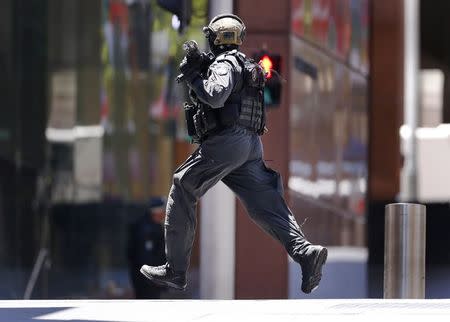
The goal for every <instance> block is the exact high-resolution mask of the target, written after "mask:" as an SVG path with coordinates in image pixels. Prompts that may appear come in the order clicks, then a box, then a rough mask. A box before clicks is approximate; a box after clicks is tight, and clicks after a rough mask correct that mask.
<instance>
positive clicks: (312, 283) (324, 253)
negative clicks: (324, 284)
mask: <svg viewBox="0 0 450 322" xmlns="http://www.w3.org/2000/svg"><path fill="white" fill-rule="evenodd" d="M327 257H328V250H327V249H326V248H325V247H323V248H322V249H321V251H320V252H319V255H317V260H316V262H315V264H314V268H313V273H312V274H311V275H312V278H310V280H309V281H308V283H307V285H306V286H305V287H302V291H303V292H304V293H306V294H309V293H311V292H313V291H314V290H316V289H317V288H318V287H319V283H320V280H321V279H322V267H323V265H325V262H326V261H327Z"/></svg>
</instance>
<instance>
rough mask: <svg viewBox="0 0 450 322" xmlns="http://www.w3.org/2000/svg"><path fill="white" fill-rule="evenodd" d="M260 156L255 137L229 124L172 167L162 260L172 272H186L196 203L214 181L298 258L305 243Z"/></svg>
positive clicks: (278, 184)
mask: <svg viewBox="0 0 450 322" xmlns="http://www.w3.org/2000/svg"><path fill="white" fill-rule="evenodd" d="M262 155H263V151H262V144H261V140H260V138H259V136H257V135H256V134H255V133H252V132H250V131H248V130H247V129H245V128H242V127H240V126H234V127H232V128H228V129H225V130H224V131H222V132H220V133H218V134H216V135H214V136H212V137H210V138H208V139H206V140H205V141H204V142H203V143H202V144H201V145H200V146H199V148H198V149H197V150H196V151H195V152H194V153H193V154H192V155H191V156H190V157H189V158H188V159H187V160H186V161H185V162H184V163H183V164H182V165H181V166H180V167H179V168H178V169H177V170H176V171H175V173H174V176H173V185H172V187H171V189H170V193H169V197H168V201H167V209H166V222H165V237H166V253H167V261H168V263H169V264H170V265H171V267H172V268H173V269H174V270H175V271H176V272H186V271H187V269H188V266H189V259H190V255H191V250H192V245H193V242H194V235H195V228H196V213H195V208H196V204H197V201H198V199H199V198H200V197H201V196H203V194H204V193H205V192H206V191H207V190H208V189H209V188H211V187H212V186H214V185H215V184H216V183H217V182H218V181H219V180H222V181H223V182H224V183H225V184H226V185H227V186H228V187H229V188H230V189H231V190H232V191H233V192H234V193H235V194H236V195H237V196H238V197H239V199H240V200H241V201H242V202H243V204H244V205H245V207H246V209H247V212H248V213H249V215H250V217H251V218H252V219H253V220H254V221H255V222H256V223H258V224H259V225H260V226H261V227H262V228H263V229H264V230H265V231H266V232H267V233H269V234H270V235H271V236H273V237H274V238H275V239H277V240H279V241H280V242H281V244H282V245H283V246H284V247H285V249H286V251H287V252H288V254H289V255H290V256H291V257H292V258H293V259H294V260H296V261H298V259H299V258H301V256H302V253H303V251H304V250H305V248H306V247H307V246H308V245H310V243H309V242H308V241H307V240H306V239H305V237H304V235H303V233H302V231H301V229H300V227H299V225H298V224H297V222H296V221H295V218H294V216H293V215H292V213H291V211H290V210H289V208H288V207H287V205H286V202H285V200H284V198H283V186H282V182H281V177H280V175H279V174H278V173H277V172H275V171H273V170H272V169H270V168H268V167H266V165H265V164H264V161H263V159H262ZM208 215H213V214H208Z"/></svg>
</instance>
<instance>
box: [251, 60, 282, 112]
mask: <svg viewBox="0 0 450 322" xmlns="http://www.w3.org/2000/svg"><path fill="white" fill-rule="evenodd" d="M253 59H254V60H255V61H257V62H259V64H260V65H261V67H262V68H263V69H264V72H265V73H266V85H265V87H264V103H265V105H266V106H267V107H276V106H278V105H279V104H280V101H281V89H282V86H281V82H282V78H281V76H280V75H281V56H280V55H278V54H272V53H269V52H266V51H260V52H257V53H255V54H254V55H253Z"/></svg>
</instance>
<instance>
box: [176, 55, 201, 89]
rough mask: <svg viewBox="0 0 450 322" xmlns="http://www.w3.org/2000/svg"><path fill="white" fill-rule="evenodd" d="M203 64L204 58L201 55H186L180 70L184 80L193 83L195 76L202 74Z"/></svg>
mask: <svg viewBox="0 0 450 322" xmlns="http://www.w3.org/2000/svg"><path fill="white" fill-rule="evenodd" d="M197 57H198V58H197ZM201 66H202V60H201V59H200V56H196V57H192V56H185V57H184V58H183V60H182V61H181V63H180V67H179V69H180V72H181V73H182V74H183V80H186V81H187V82H188V83H192V82H193V80H194V79H195V78H197V77H199V76H200V70H201Z"/></svg>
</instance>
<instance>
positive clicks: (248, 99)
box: [185, 50, 266, 143]
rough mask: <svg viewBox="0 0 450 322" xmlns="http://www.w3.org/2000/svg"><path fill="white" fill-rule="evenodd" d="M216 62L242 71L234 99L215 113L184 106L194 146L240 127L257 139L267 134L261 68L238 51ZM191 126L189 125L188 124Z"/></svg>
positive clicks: (212, 110) (227, 101)
mask: <svg viewBox="0 0 450 322" xmlns="http://www.w3.org/2000/svg"><path fill="white" fill-rule="evenodd" d="M216 61H226V62H228V63H230V64H231V65H232V66H233V72H236V70H238V67H240V69H241V70H242V73H241V77H240V79H238V80H237V81H236V82H235V84H234V88H233V91H232V92H231V95H230V96H229V97H228V99H227V100H226V101H225V104H224V106H223V107H221V108H216V109H213V108H211V107H210V106H208V105H206V104H198V106H195V107H194V106H189V105H187V106H185V111H186V119H187V120H191V122H189V121H188V132H189V135H191V137H192V138H193V141H194V142H195V143H199V142H201V141H203V139H204V138H205V137H207V136H208V135H211V134H214V133H216V132H218V131H220V130H222V129H224V128H227V127H230V126H232V125H235V124H239V125H241V126H243V127H245V128H247V129H249V130H251V131H254V132H255V133H257V134H258V135H262V134H264V127H265V121H266V116H265V108H264V83H265V75H264V71H263V69H262V67H261V66H260V65H259V64H257V63H256V62H255V61H254V60H252V59H249V58H247V57H245V56H244V55H243V54H241V53H239V52H238V51H237V50H232V51H230V52H227V53H224V54H222V55H220V56H218V57H217V58H216ZM189 123H190V124H189Z"/></svg>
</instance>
